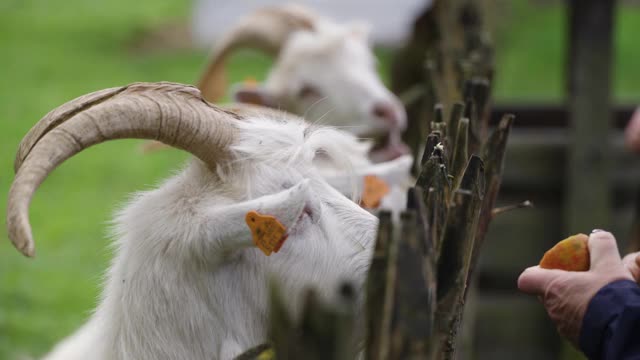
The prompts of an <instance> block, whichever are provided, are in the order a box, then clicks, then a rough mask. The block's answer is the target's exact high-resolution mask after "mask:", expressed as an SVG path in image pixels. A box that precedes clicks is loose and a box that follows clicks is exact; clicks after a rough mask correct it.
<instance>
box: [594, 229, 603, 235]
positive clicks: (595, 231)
mask: <svg viewBox="0 0 640 360" xmlns="http://www.w3.org/2000/svg"><path fill="white" fill-rule="evenodd" d="M602 231H604V230H602V229H593V230H591V233H592V234H595V233H597V232H602Z"/></svg>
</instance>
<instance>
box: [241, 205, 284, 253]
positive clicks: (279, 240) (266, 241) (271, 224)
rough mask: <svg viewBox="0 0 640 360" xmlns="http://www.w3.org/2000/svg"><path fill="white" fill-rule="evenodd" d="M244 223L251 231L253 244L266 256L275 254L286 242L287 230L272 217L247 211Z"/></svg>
mask: <svg viewBox="0 0 640 360" xmlns="http://www.w3.org/2000/svg"><path fill="white" fill-rule="evenodd" d="M245 221H246V222H247V225H248V226H249V229H250V230H251V235H252V236H253V243H254V244H256V246H257V247H258V248H259V249H260V250H262V252H263V253H264V254H265V255H267V256H269V255H271V253H272V252H276V253H277V252H278V251H279V250H280V248H281V247H282V244H284V241H285V240H287V235H286V232H287V228H286V227H285V226H284V225H282V224H281V223H280V221H278V219H276V218H275V217H273V216H269V215H262V214H260V213H258V212H256V211H249V212H248V213H247V216H246V217H245Z"/></svg>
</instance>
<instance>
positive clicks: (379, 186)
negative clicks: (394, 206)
mask: <svg viewBox="0 0 640 360" xmlns="http://www.w3.org/2000/svg"><path fill="white" fill-rule="evenodd" d="M388 193H389V185H387V183H386V182H384V180H382V179H380V178H379V177H377V176H375V175H367V176H365V177H364V191H363V192H362V199H361V200H360V205H361V206H362V207H364V208H367V209H377V208H378V206H380V201H381V200H382V198H383V197H384V196H385V195H387V194H388Z"/></svg>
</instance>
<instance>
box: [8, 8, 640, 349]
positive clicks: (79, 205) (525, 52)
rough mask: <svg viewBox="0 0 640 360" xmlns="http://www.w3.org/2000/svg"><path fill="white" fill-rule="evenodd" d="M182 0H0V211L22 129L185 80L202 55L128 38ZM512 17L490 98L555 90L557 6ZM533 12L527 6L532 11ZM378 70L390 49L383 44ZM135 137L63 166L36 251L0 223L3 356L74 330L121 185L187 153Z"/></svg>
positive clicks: (260, 67)
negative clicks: (145, 87)
mask: <svg viewBox="0 0 640 360" xmlns="http://www.w3.org/2000/svg"><path fill="white" fill-rule="evenodd" d="M189 3H190V2H189V1H186V0H167V1H161V2H159V1H154V0H137V1H135V2H133V1H129V0H111V1H108V2H104V1H103V2H95V1H87V0H66V1H55V2H53V1H46V0H4V1H1V2H0V48H1V49H2V51H1V52H2V56H0V204H2V206H0V217H2V218H4V211H5V209H4V204H5V203H6V193H7V191H8V189H9V185H10V182H11V180H12V178H13V171H12V162H13V156H14V154H15V150H16V148H17V145H18V142H19V140H20V139H21V137H22V136H23V135H24V134H25V133H26V131H27V130H28V129H29V128H30V127H31V126H32V125H33V124H34V122H35V121H37V120H38V119H40V118H41V117H42V116H43V115H44V114H45V113H46V112H47V111H49V110H50V109H52V108H54V107H56V106H58V105H60V104H62V103H63V102H65V101H67V100H70V99H72V98H74V97H76V96H79V95H81V94H84V93H87V92H90V91H94V90H97V89H102V88H106V87H112V86H117V85H122V84H126V83H129V82H133V81H159V80H169V81H177V82H192V81H193V80H194V79H195V78H196V77H197V74H198V71H199V69H200V68H201V66H202V65H203V61H204V53H203V52H200V51H192V50H181V51H173V52H159V53H154V54H147V55H140V54H138V55H134V54H132V53H131V52H129V51H128V50H127V49H126V47H125V45H124V44H127V43H129V42H130V41H131V40H132V38H134V37H135V36H136V34H138V33H139V32H140V30H141V29H144V28H148V27H153V26H155V25H158V24H161V23H163V22H165V21H171V20H176V19H177V20H180V19H184V18H186V17H187V16H188V12H189V9H188V6H189ZM510 6H511V8H510V9H500V10H499V11H500V13H498V15H499V16H497V18H503V17H505V16H503V14H502V13H503V12H506V11H507V10H510V11H511V12H510V14H512V16H513V22H512V23H511V25H512V26H509V27H507V28H505V27H503V28H501V29H502V31H501V35H500V36H498V37H497V39H498V40H499V42H500V46H501V51H500V52H499V54H498V58H497V59H498V62H499V72H498V78H497V85H496V94H497V98H498V99H502V100H535V99H542V100H550V101H558V100H560V99H561V98H562V90H563V81H562V70H563V56H562V53H563V47H564V41H563V39H564V38H563V36H562V34H563V33H564V29H563V27H562V24H563V13H562V12H561V11H560V10H559V8H557V7H545V8H536V9H532V8H531V7H530V5H525V4H524V3H521V2H514V3H513V4H512V5H510ZM532 10H535V11H532ZM619 15H620V23H619V25H620V26H619V29H618V32H617V34H618V40H617V45H618V50H617V52H616V54H617V59H616V71H617V73H616V78H615V89H616V96H617V97H618V98H619V99H622V100H624V101H638V100H640V71H639V70H638V69H637V67H636V65H635V63H634V59H639V58H640V47H638V46H637V44H636V43H635V42H634V40H635V39H634V36H635V34H638V33H640V12H639V11H638V10H637V9H636V10H633V11H631V10H625V11H622V12H621V13H620V14H619ZM380 55H381V57H382V61H381V64H382V71H383V73H384V69H385V67H386V64H388V59H389V58H390V53H389V52H388V51H381V52H380ZM268 65H269V61H268V60H267V59H265V58H264V57H260V56H256V55H252V54H244V55H242V56H239V57H236V58H235V61H234V62H233V64H232V66H231V68H230V70H231V76H230V77H231V79H232V80H240V79H242V78H243V77H244V76H245V75H251V76H253V77H256V78H258V79H260V78H261V77H262V76H263V74H264V69H265V68H266V67H267V66H268ZM138 144H139V142H136V141H120V142H115V143H110V144H104V145H100V146H97V147H95V148H92V149H89V150H87V151H86V152H84V153H82V154H80V155H78V156H76V157H75V158H74V159H73V160H72V161H70V162H68V163H66V164H64V165H63V166H62V169H61V170H59V171H55V172H54V173H53V174H52V175H51V176H50V177H49V178H48V180H47V181H46V182H45V183H44V184H43V186H42V188H41V189H40V190H39V192H38V194H37V195H36V197H35V198H34V201H33V205H32V208H31V222H32V225H33V229H34V231H35V238H36V239H37V244H38V248H37V249H38V256H37V258H36V259H35V260H28V259H24V258H22V257H20V256H18V255H17V253H16V252H15V251H14V249H13V248H12V247H11V245H10V244H9V242H8V241H7V240H6V239H5V237H6V236H5V235H4V231H3V232H0V359H11V358H14V357H15V356H16V355H18V354H31V355H39V354H42V353H44V352H45V351H46V350H47V349H49V348H50V347H51V346H52V345H53V344H54V343H55V342H56V341H58V340H59V339H60V338H62V337H63V336H65V335H67V334H69V333H71V332H72V331H73V329H75V328H77V327H78V326H79V325H80V324H81V323H82V322H83V320H84V319H86V317H87V315H88V314H89V311H90V310H91V308H92V307H93V306H94V305H95V302H96V298H97V296H98V289H99V284H100V278H101V274H102V272H103V271H104V269H105V267H106V266H107V264H108V261H109V259H110V254H109V252H108V251H107V250H106V245H107V240H106V236H105V228H106V226H105V224H106V223H107V221H108V219H109V217H110V214H111V212H112V211H113V209H114V208H115V207H116V206H117V205H118V204H120V203H121V202H122V201H124V200H125V199H126V196H127V193H130V192H132V191H135V190H139V189H144V188H148V187H150V186H152V185H153V184H154V183H155V182H156V181H158V180H159V179H160V178H162V177H164V176H166V175H167V174H169V173H170V171H171V169H174V168H175V167H176V166H177V165H178V164H179V163H180V162H182V161H183V160H184V159H185V158H186V156H185V155H184V154H182V153H179V152H177V151H175V152H174V151H166V152H162V153H158V154H155V155H153V156H144V159H143V156H142V155H141V154H140V153H139V152H138V151H137V145H138Z"/></svg>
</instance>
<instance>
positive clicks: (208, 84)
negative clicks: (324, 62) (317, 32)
mask: <svg viewBox="0 0 640 360" xmlns="http://www.w3.org/2000/svg"><path fill="white" fill-rule="evenodd" d="M315 18H316V15H314V14H313V13H311V12H310V11H308V10H306V9H304V8H302V7H299V6H286V7H277V8H275V7H271V8H264V9H261V10H258V11H256V12H254V13H253V14H251V15H249V16H248V17H245V18H243V19H242V20H241V21H240V22H239V23H238V24H237V25H236V27H235V28H233V29H232V30H231V31H230V32H228V33H227V35H226V36H224V37H223V39H222V40H221V41H220V42H219V44H218V45H217V46H216V48H215V50H214V51H213V55H212V57H211V59H210V61H209V64H208V65H207V68H206V69H205V71H204V73H203V75H202V77H200V80H198V88H199V89H200V90H201V91H202V95H203V96H204V97H205V99H207V100H209V101H211V102H215V101H218V100H220V98H222V97H223V96H224V91H225V89H226V87H227V84H226V78H225V74H224V65H225V61H226V59H227V57H228V56H229V55H230V54H231V53H232V52H233V51H235V50H237V49H239V48H242V47H249V48H254V49H257V50H261V51H264V52H266V53H267V54H270V55H276V54H278V53H279V52H280V49H281V48H282V45H283V44H284V43H285V41H286V40H287V38H288V37H289V35H290V34H291V33H292V32H294V31H297V30H301V29H304V30H313V29H314V22H315Z"/></svg>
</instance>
